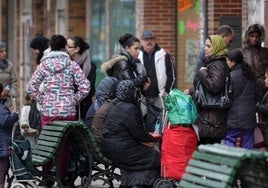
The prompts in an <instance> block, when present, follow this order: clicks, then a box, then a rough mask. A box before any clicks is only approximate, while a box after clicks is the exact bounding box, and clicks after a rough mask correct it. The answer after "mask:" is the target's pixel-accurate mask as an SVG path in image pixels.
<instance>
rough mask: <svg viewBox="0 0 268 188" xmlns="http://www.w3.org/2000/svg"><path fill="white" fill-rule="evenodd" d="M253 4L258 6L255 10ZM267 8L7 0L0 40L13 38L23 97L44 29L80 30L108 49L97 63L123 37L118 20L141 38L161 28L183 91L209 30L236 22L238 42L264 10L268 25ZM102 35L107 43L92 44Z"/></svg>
mask: <svg viewBox="0 0 268 188" xmlns="http://www.w3.org/2000/svg"><path fill="white" fill-rule="evenodd" d="M121 4H124V5H121ZM249 4H250V6H248V5H249ZM260 4H261V6H260ZM252 5H254V6H255V5H256V6H255V8H257V10H255V12H254V10H253V8H251V6H252ZM98 6H99V7H98ZM120 6H123V9H122V7H120ZM125 9H126V10H125ZM96 10H98V11H99V12H97V11H96ZM122 10H124V11H125V12H123V11H122ZM121 11H122V12H121ZM131 11H134V12H133V13H134V14H133V15H134V21H133V18H132V16H133V15H132V12H131ZM267 12H268V1H266V0H258V1H255V0H211V1H210V0H136V1H135V0H132V1H119V0H112V1H110V0H46V1H44V0H1V1H0V14H1V18H0V28H1V30H0V40H1V41H4V42H7V44H8V54H9V59H11V60H12V61H14V62H15V65H16V68H17V77H18V81H19V86H20V87H19V90H20V92H19V93H21V96H20V97H19V99H20V100H19V102H21V101H22V97H23V96H22V94H23V92H24V91H25V86H26V83H27V80H28V79H29V78H30V76H31V74H32V72H33V70H34V66H35V65H34V62H35V61H34V57H32V54H31V50H30V49H29V47H28V45H29V42H30V41H31V39H32V38H33V37H35V36H36V35H39V34H41V35H44V36H46V37H48V38H49V37H50V36H51V35H52V34H54V33H60V34H63V35H64V36H66V37H68V36H71V35H80V36H82V37H84V38H85V39H86V40H87V41H88V42H89V43H90V44H91V49H92V51H94V50H96V48H100V51H103V55H99V56H100V57H101V58H100V59H99V62H97V63H100V62H102V61H104V60H106V59H108V58H110V57H111V55H112V52H113V47H114V46H113V45H114V44H113V43H114V42H113V43H112V42H111V41H116V40H117V39H113V38H112V37H113V36H112V35H111V33H112V32H114V30H115V29H116V28H117V27H118V26H116V24H117V22H116V19H117V21H118V19H119V20H120V19H122V23H123V21H125V22H126V21H127V23H131V24H132V23H135V24H133V26H132V25H131V26H129V28H128V30H127V32H132V33H134V34H136V36H137V37H140V35H141V33H142V31H143V30H145V29H151V30H153V31H154V32H155V34H156V35H157V41H158V44H159V45H160V46H161V47H164V48H165V49H166V50H167V51H168V52H169V53H170V54H171V55H172V57H173V59H174V63H175V66H176V74H177V87H178V88H179V89H182V90H183V89H185V88H188V87H190V86H191V84H192V83H191V81H192V80H191V78H192V77H191V75H192V74H193V67H194V63H193V62H194V61H195V60H196V58H197V56H198V53H199V51H200V47H202V44H203V41H204V39H205V37H206V36H207V35H208V34H213V33H215V31H216V29H217V28H218V26H219V25H221V24H230V25H232V26H233V27H234V29H235V30H236V32H237V34H238V35H237V38H236V40H237V41H236V43H235V45H237V46H239V45H241V38H240V36H241V33H242V31H243V29H244V28H245V27H246V26H247V25H248V24H249V23H252V22H253V21H254V19H251V18H253V17H258V19H259V18H260V17H259V15H258V14H259V13H262V17H261V19H259V22H260V23H262V24H266V25H267V23H268V20H267V19H268V18H267V15H268V13H267ZM116 13H118V15H119V16H117V17H116V15H117V14H116ZM120 14H122V15H120ZM111 15H112V16H111ZM113 16H115V18H116V19H115V20H113V19H114V18H113ZM120 16H121V17H120ZM125 17H129V19H128V20H125ZM252 20H253V21H252ZM255 20H257V19H256V18H255ZM97 22H99V23H97ZM100 22H101V24H102V25H101V24H100ZM111 23H112V24H111ZM126 25H127V24H126ZM129 25H130V24H129ZM122 28H123V27H122ZM122 28H121V30H120V29H118V32H119V31H120V32H121V31H122ZM125 28H126V27H125ZM94 29H96V30H97V29H100V30H97V31H94ZM99 31H101V32H99ZM115 32H117V31H115ZM96 38H97V39H98V41H101V42H104V45H102V46H98V45H99V44H100V43H101V42H99V43H91V42H92V41H93V40H95V39H96ZM266 44H267V43H266ZM93 55H95V54H92V57H93Z"/></svg>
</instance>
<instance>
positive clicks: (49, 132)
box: [42, 130, 63, 137]
mask: <svg viewBox="0 0 268 188" xmlns="http://www.w3.org/2000/svg"><path fill="white" fill-rule="evenodd" d="M42 135H47V136H55V137H62V136H63V133H62V132H52V131H48V130H42Z"/></svg>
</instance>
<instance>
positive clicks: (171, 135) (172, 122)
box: [154, 89, 198, 188]
mask: <svg viewBox="0 0 268 188" xmlns="http://www.w3.org/2000/svg"><path fill="white" fill-rule="evenodd" d="M165 104H166V106H167V120H168V121H167V124H166V125H165V127H164V132H163V137H162V145H161V176H162V178H160V179H158V180H156V182H155V183H154V188H173V187H177V186H178V182H179V180H180V179H181V177H182V175H183V173H184V170H185V167H186V166H187V163H188V161H189V159H190V158H191V155H192V152H193V151H195V150H196V147H197V140H198V139H197V135H196V133H195V131H194V129H193V126H192V123H193V122H194V121H195V120H196V118H197V110H196V106H195V104H194V101H193V100H192V98H191V97H190V96H188V95H186V94H184V93H183V92H181V91H180V90H178V89H173V90H172V91H171V92H170V93H169V95H168V96H167V98H166V101H165Z"/></svg>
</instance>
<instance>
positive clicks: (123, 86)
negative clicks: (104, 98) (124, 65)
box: [116, 80, 137, 102]
mask: <svg viewBox="0 0 268 188" xmlns="http://www.w3.org/2000/svg"><path fill="white" fill-rule="evenodd" d="M136 89H137V87H136V86H135V84H134V83H133V81H131V80H123V81H120V82H119V84H118V85H117V88H116V97H117V99H118V100H120V101H126V102H133V101H134V100H135V91H136Z"/></svg>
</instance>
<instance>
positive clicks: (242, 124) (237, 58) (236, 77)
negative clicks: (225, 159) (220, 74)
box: [225, 49, 256, 149]
mask: <svg viewBox="0 0 268 188" xmlns="http://www.w3.org/2000/svg"><path fill="white" fill-rule="evenodd" d="M227 63H228V64H229V65H230V66H233V67H232V69H231V87H232V98H233V103H232V106H231V107H230V109H229V111H228V121H227V128H228V130H227V135H226V137H225V144H226V145H228V146H235V145H236V140H237V138H238V137H239V136H240V137H241V141H242V147H243V148H247V149H253V148H254V139H253V133H254V128H255V127H256V115H255V114H256V107H255V104H256V91H255V89H256V80H255V77H254V73H253V72H252V71H251V69H250V67H249V65H248V64H247V63H246V62H245V61H244V56H243V54H242V52H241V50H239V49H235V50H233V51H231V52H230V53H228V57H227Z"/></svg>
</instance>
